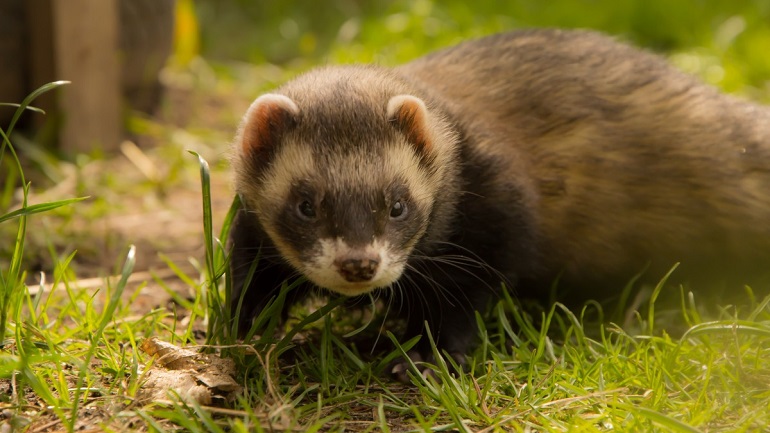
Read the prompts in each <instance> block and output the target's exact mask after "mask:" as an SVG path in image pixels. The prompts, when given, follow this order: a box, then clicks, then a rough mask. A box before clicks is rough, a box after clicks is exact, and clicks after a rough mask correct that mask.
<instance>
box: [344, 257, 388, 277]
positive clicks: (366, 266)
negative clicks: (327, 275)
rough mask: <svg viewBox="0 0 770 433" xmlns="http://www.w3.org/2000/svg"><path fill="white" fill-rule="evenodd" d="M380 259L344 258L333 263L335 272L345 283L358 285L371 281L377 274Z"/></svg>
mask: <svg viewBox="0 0 770 433" xmlns="http://www.w3.org/2000/svg"><path fill="white" fill-rule="evenodd" d="M379 264H380V258H379V257H377V256H373V257H344V258H340V259H337V260H335V261H334V265H335V266H336V267H337V272H339V273H340V275H342V278H344V279H345V281H348V282H351V283H360V282H362V281H369V280H371V279H372V278H373V277H374V275H375V274H376V273H377V266H379Z"/></svg>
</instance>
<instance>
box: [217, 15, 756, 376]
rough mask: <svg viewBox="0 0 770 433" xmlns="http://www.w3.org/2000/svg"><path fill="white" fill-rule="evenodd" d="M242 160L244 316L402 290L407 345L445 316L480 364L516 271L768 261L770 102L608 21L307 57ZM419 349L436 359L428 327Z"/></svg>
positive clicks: (603, 279)
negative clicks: (745, 96)
mask: <svg viewBox="0 0 770 433" xmlns="http://www.w3.org/2000/svg"><path fill="white" fill-rule="evenodd" d="M232 165H233V167H234V178H235V189H236V192H237V194H239V196H240V199H241V202H242V206H243V207H242V209H241V210H240V211H239V213H238V214H237V216H236V218H235V221H234V223H233V227H232V230H231V233H230V240H229V243H230V245H231V248H232V254H231V268H230V277H231V278H232V282H233V284H232V287H233V293H232V309H233V311H236V310H237V309H238V305H241V304H240V302H239V301H240V299H241V298H242V305H241V306H240V316H239V324H238V325H239V327H240V329H241V331H242V332H245V331H246V330H248V329H249V327H250V325H251V322H252V320H253V318H254V317H255V316H256V315H258V314H259V313H260V311H262V309H264V308H265V306H266V304H267V303H268V301H269V300H270V299H271V298H273V297H274V296H276V294H277V292H278V290H279V288H280V287H281V284H282V283H283V282H284V281H286V280H287V279H290V278H292V277H298V276H302V277H304V278H305V279H306V281H307V282H306V283H305V284H304V285H302V286H301V287H299V288H297V289H295V290H293V291H291V292H290V295H291V299H290V302H288V303H291V302H295V301H297V300H298V299H300V298H302V296H304V295H305V294H306V293H308V292H311V291H313V290H314V289H315V288H323V289H327V290H329V291H331V292H336V293H338V294H342V295H345V296H351V297H354V296H362V295H366V294H374V295H375V296H384V297H386V298H387V299H389V309H388V311H389V313H391V314H398V315H400V316H401V317H403V318H404V319H405V321H406V327H405V332H404V335H403V336H402V337H403V338H404V339H405V340H406V339H409V338H411V337H413V336H416V335H422V334H424V333H425V332H426V331H425V330H426V329H429V330H430V332H431V335H432V337H433V339H434V340H435V342H436V344H437V346H438V348H439V349H440V350H442V351H446V353H448V354H450V355H451V356H452V357H455V358H456V359H457V360H458V361H462V359H463V356H464V354H466V353H467V352H468V351H469V349H471V348H472V347H473V344H474V341H475V337H476V334H477V325H476V321H475V311H484V309H485V308H486V307H487V306H488V305H489V304H490V303H491V302H492V301H494V300H495V299H497V297H499V296H500V294H501V292H500V290H502V289H501V288H502V287H503V286H507V287H509V288H510V289H512V290H513V291H514V293H515V294H516V296H519V297H538V296H541V295H543V294H547V293H550V290H551V287H552V286H553V285H554V284H556V287H557V289H559V290H561V289H563V290H565V291H568V292H570V293H572V294H576V293H577V294H578V295H580V296H582V297H584V298H585V299H592V298H593V297H595V296H604V294H608V293H609V294H612V293H617V292H619V291H620V290H621V289H622V288H623V287H624V285H625V283H627V282H628V281H629V280H631V279H632V278H633V277H634V276H635V275H637V274H639V273H640V272H642V271H645V270H646V272H645V273H644V274H645V275H650V276H651V278H653V279H656V278H660V277H661V276H662V275H663V274H664V273H665V271H667V270H668V269H669V268H671V267H672V265H674V264H675V263H681V265H680V269H679V270H677V271H676V272H675V274H678V275H682V279H683V280H686V279H688V278H695V279H697V278H704V277H705V279H708V278H711V277H719V278H721V277H722V276H724V275H735V276H736V277H738V278H743V277H744V276H746V277H747V278H748V276H749V275H755V274H758V273H761V272H763V271H765V270H767V269H770V109H768V108H767V107H764V106H760V105H756V104H752V103H749V102H746V101H743V100H740V99H738V98H736V97H732V96H728V95H724V94H721V93H719V92H718V91H717V90H715V89H714V88H712V87H710V86H707V85H705V84H702V83H701V82H699V81H698V80H696V79H694V78H692V77H690V76H688V75H686V74H684V73H681V72H679V71H677V70H675V69H674V68H672V67H670V66H669V65H668V64H667V63H666V61H665V60H663V59H662V58H660V57H659V56H656V55H654V54H650V53H647V52H644V51H641V50H639V49H636V48H633V47H631V46H628V45H625V44H623V43H619V42H617V41H615V40H614V39H612V38H610V37H607V36H604V35H600V34H597V33H594V32H590V31H572V30H555V29H539V30H523V31H514V32H511V33H505V34H498V35H494V36H489V37H485V38H481V39H478V40H474V41H470V42H466V43H462V44H460V45H457V46H455V47H452V48H448V49H445V50H442V51H438V52H435V53H432V54H429V55H427V56H425V57H422V58H418V59H417V60H414V61H413V62H411V63H408V64H405V65H402V66H399V67H395V68H386V67H381V66H373V65H369V66H366V65H352V66H332V67H323V68H319V69H316V70H313V71H310V72H307V73H305V74H303V75H301V76H299V77H297V78H296V79H294V80H292V81H290V82H288V83H287V84H285V85H283V86H282V87H280V88H278V89H277V90H275V91H274V92H272V93H269V94H265V95H262V96H260V97H259V98H257V99H256V100H255V101H254V102H253V104H252V105H251V107H250V108H249V109H248V111H247V112H246V114H245V116H244V118H243V121H242V124H241V125H240V128H239V131H238V133H237V136H236V139H235V142H234V150H233V156H232ZM255 261H256V264H255V265H254V266H255V267H254V270H253V277H252V278H251V279H250V280H249V281H248V284H247V283H246V282H247V277H248V275H249V273H250V269H252V264H254V262H255ZM426 324H427V326H428V327H427V328H426ZM409 356H410V357H411V358H412V359H413V360H415V361H423V360H430V359H431V349H430V345H429V339H428V338H426V337H425V336H424V335H423V338H421V339H420V341H419V343H418V345H417V346H415V347H414V348H413V349H412V351H411V352H410V353H409ZM406 365H407V363H406V362H405V361H402V362H400V363H397V364H396V365H395V366H394V368H393V373H394V374H395V375H396V376H397V377H399V378H401V379H402V380H406V373H405V370H406Z"/></svg>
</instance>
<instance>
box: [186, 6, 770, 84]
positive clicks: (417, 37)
mask: <svg viewBox="0 0 770 433" xmlns="http://www.w3.org/2000/svg"><path fill="white" fill-rule="evenodd" d="M196 4H197V6H198V12H199V16H200V20H201V22H202V26H203V28H204V29H205V30H204V32H203V35H202V37H203V55H205V56H207V57H209V58H213V59H238V60H246V61H250V62H254V63H264V62H272V63H278V64H290V63H293V64H297V63H299V64H300V65H303V66H304V67H306V66H308V65H312V64H316V63H319V62H322V61H332V62H379V63H385V64H395V63H400V62H405V61H408V60H410V59H413V58H415V57H417V56H419V55H421V54H424V53H426V52H428V51H432V50H435V49H438V48H441V47H446V46H448V45H451V44H454V43H457V42H459V41H461V40H464V39H468V38H471V37H478V36H482V35H486V34H490V33H495V32H501V31H505V30H510V29H515V28H525V27H566V28H590V29H595V30H600V31H604V32H607V33H610V34H614V35H618V36H619V37H621V38H623V39H627V40H629V41H631V42H632V43H635V44H637V45H640V46H643V47H649V48H651V49H653V50H656V51H661V52H666V53H688V56H685V57H681V58H680V57H676V56H675V59H674V61H675V63H677V64H678V65H679V66H680V67H683V68H685V69H686V70H688V71H689V72H692V73H696V74H699V75H701V76H702V77H704V79H706V80H707V81H708V82H710V83H712V84H715V85H718V86H720V87H722V88H724V89H726V90H728V91H741V92H746V93H751V94H752V95H753V96H757V95H758V94H759V93H758V92H757V91H755V90H753V88H760V89H761V88H763V87H764V86H765V84H764V83H766V82H767V77H768V76H770V58H769V57H768V56H765V55H763V54H762V53H764V52H765V51H766V48H767V47H768V46H770V27H768V26H767V23H768V22H770V2H767V1H766V0H737V1H731V2H727V1H705V0H681V1H676V2H671V1H667V0H636V1H615V0H588V1H584V2H576V1H572V0H549V1H541V0H515V1H508V2H499V1H493V0H477V1H473V2H463V1H449V2H443V1H437V0H396V1H387V0H374V1H367V2H339V1H332V0H323V1H313V0H291V1H282V2H249V1H236V2H230V3H224V2H218V1H213V0H197V1H196ZM246 29H247V30H246ZM764 92H765V94H766V92H767V90H766V89H765V90H764ZM759 95H761V94H759Z"/></svg>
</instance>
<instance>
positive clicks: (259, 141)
mask: <svg viewBox="0 0 770 433" xmlns="http://www.w3.org/2000/svg"><path fill="white" fill-rule="evenodd" d="M298 115H299V107H297V104H296V103H294V101H292V100H291V99H290V98H289V97H287V96H284V95H277V94H273V93H268V94H265V95H262V96H260V97H259V98H257V99H256V100H255V101H254V102H253V103H252V104H251V107H249V109H248V111H246V115H245V116H244V118H243V123H242V125H241V134H240V140H241V143H240V145H241V152H242V154H243V155H244V156H246V155H259V154H267V155H269V154H271V153H272V151H273V150H274V147H275V145H276V144H277V143H278V141H279V140H280V138H281V136H282V135H283V134H284V133H285V132H286V130H287V129H289V128H291V127H292V126H294V124H295V123H296V121H297V116H298Z"/></svg>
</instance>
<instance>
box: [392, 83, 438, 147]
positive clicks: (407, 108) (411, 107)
mask: <svg viewBox="0 0 770 433" xmlns="http://www.w3.org/2000/svg"><path fill="white" fill-rule="evenodd" d="M387 111H388V119H389V120H390V121H391V122H393V123H394V124H395V125H396V127H397V128H398V129H399V130H400V131H401V132H402V133H403V134H404V135H406V137H407V139H408V140H409V141H410V142H411V143H412V144H413V145H414V146H415V147H416V148H417V150H418V151H420V152H423V153H431V152H432V151H433V142H432V140H431V134H430V130H429V127H428V116H429V114H428V109H427V108H426V107H425V103H424V102H423V101H422V99H420V98H417V97H415V96H412V95H397V96H394V97H392V98H390V101H388V110H387Z"/></svg>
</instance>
